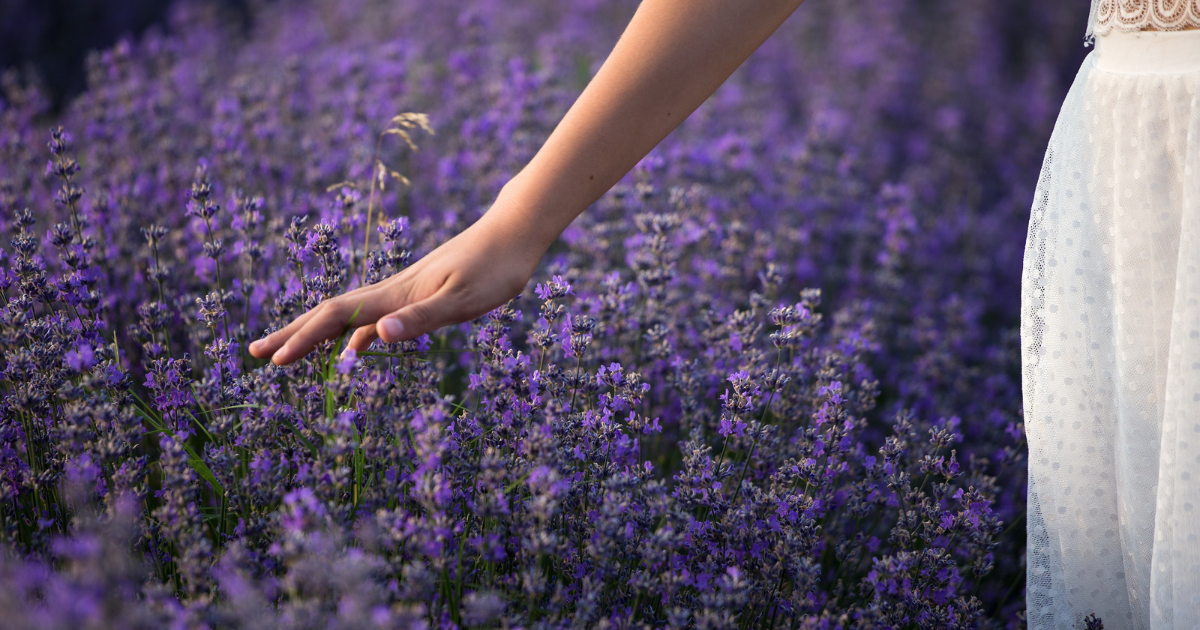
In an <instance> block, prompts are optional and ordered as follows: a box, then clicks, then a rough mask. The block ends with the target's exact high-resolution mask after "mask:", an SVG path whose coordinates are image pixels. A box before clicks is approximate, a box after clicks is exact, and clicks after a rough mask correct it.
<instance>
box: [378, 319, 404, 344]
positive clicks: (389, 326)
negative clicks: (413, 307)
mask: <svg viewBox="0 0 1200 630" xmlns="http://www.w3.org/2000/svg"><path fill="white" fill-rule="evenodd" d="M383 334H384V335H386V336H387V338H388V339H396V338H398V337H399V336H400V335H403V334H404V324H401V323H400V320H398V319H396V318H395V317H389V318H387V319H385V320H383Z"/></svg>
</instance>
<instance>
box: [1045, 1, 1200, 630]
mask: <svg viewBox="0 0 1200 630" xmlns="http://www.w3.org/2000/svg"><path fill="white" fill-rule="evenodd" d="M1093 2H1094V4H1093V7H1092V18H1091V26H1090V27H1089V35H1091V34H1094V35H1095V36H1096V47H1095V50H1093V51H1092V53H1091V54H1090V55H1089V56H1088V58H1087V60H1086V61H1084V64H1083V67H1082V68H1081V69H1080V71H1079V74H1078V76H1077V77H1076V79H1075V82H1074V84H1073V85H1072V87H1071V90H1070V92H1069V94H1068V95H1067V98H1066V101H1065V102H1064V103H1063V107H1062V111H1061V113H1060V114H1059V118H1058V122H1057V124H1056V125H1055V128H1054V134H1053V136H1052V138H1051V140H1050V146H1049V149H1048V150H1047V152H1046V158H1045V163H1044V166H1043V169H1042V175H1041V179H1040V181H1039V184H1038V188H1037V193H1036V196H1035V199H1034V204H1033V211H1032V215H1031V217H1030V222H1029V235H1028V240H1027V243H1026V249H1025V264H1024V270H1023V274H1022V296H1021V302H1022V304H1021V341H1022V362H1023V367H1022V369H1023V386H1024V405H1025V426H1026V432H1027V434H1028V438H1029V508H1028V556H1027V567H1028V573H1027V593H1026V595H1027V599H1026V602H1027V606H1028V612H1027V614H1028V622H1029V627H1030V628H1033V629H1037V630H1041V629H1048V628H1054V629H1058V628H1063V629H1066V628H1082V627H1083V618H1084V617H1085V616H1086V615H1089V614H1095V615H1097V616H1098V617H1100V618H1102V619H1103V621H1104V627H1105V629H1106V630H1122V629H1124V628H1137V629H1146V628H1152V629H1154V630H1164V629H1168V628H1178V629H1184V628H1186V629H1193V628H1200V30H1183V29H1195V28H1197V27H1200V0H1093Z"/></svg>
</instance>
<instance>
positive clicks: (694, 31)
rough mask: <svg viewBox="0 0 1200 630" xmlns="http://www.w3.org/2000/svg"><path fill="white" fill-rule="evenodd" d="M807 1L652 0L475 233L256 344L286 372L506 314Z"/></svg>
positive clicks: (257, 351) (253, 349)
mask: <svg viewBox="0 0 1200 630" xmlns="http://www.w3.org/2000/svg"><path fill="white" fill-rule="evenodd" d="M801 1H802V0H645V1H644V2H642V3H641V5H640V6H639V7H638V9H637V12H636V13H635V14H634V16H633V19H632V20H631V21H630V23H629V25H628V26H627V27H626V29H625V32H624V33H623V34H622V35H621V38H620V39H619V40H618V42H617V44H616V46H615V47H614V48H613V51H612V53H611V54H610V55H609V57H608V59H607V60H605V62H604V64H603V65H602V66H601V67H600V70H599V71H598V72H597V73H596V76H595V77H594V78H593V79H592V81H591V82H590V83H589V84H588V86H587V88H585V89H584V91H583V93H582V94H581V95H580V97H579V99H578V100H577V101H576V102H575V104H574V105H572V107H571V109H570V110H569V111H568V112H567V114H566V115H565V116H564V117H563V119H562V121H561V122H560V123H559V124H558V126H557V127H556V128H555V129H554V132H553V133H551V134H550V137H549V138H548V139H547V140H546V143H545V144H544V145H543V146H542V148H541V150H539V151H538V153H537V155H535V156H534V158H533V159H532V160H530V162H529V164H528V165H527V166H526V167H525V168H524V169H523V170H522V171H521V172H520V173H518V174H517V175H516V176H515V177H514V178H513V179H512V180H510V181H509V182H508V183H507V184H506V185H505V186H504V188H503V189H502V190H501V192H500V194H499V195H498V196H497V199H496V202H495V203H494V204H493V205H492V207H491V208H490V209H489V210H488V211H487V213H485V214H484V215H483V217H481V218H480V219H479V220H478V221H477V222H475V223H474V224H473V225H471V226H470V227H469V228H467V229H466V230H463V231H462V232H461V233H460V234H458V235H457V236H455V237H454V238H452V239H450V240H449V241H446V242H445V243H443V244H442V245H441V246H440V247H438V248H437V249H435V250H434V251H433V252H431V253H430V254H429V255H427V256H425V257H424V258H422V259H420V260H418V261H417V262H416V263H414V264H413V265H412V266H410V267H408V268H407V269H405V270H404V271H402V272H400V273H398V274H396V275H394V276H392V277H390V278H387V279H386V280H382V281H380V282H377V283H375V284H372V285H369V286H365V287H362V288H359V289H356V290H354V291H350V292H348V293H345V294H343V295H340V296H338V297H335V298H331V299H329V300H326V301H324V302H322V303H321V304H319V305H317V306H316V307H315V308H313V309H312V310H310V311H308V312H307V313H304V314H303V315H300V316H299V317H297V318H296V319H295V320H293V321H292V322H291V323H289V324H288V325H287V326H286V327H284V328H283V329H281V330H279V331H277V332H275V333H272V334H271V335H268V336H267V337H265V338H263V339H260V340H258V341H256V342H254V343H252V344H250V354H252V355H254V356H255V357H258V358H267V357H270V358H271V360H272V361H273V362H274V363H275V364H277V365H287V364H289V363H292V362H294V361H296V360H298V359H300V358H302V357H304V356H305V355H307V354H308V353H309V352H311V351H312V350H313V349H314V348H315V347H316V346H317V344H319V343H321V342H322V341H326V340H329V339H333V338H335V337H337V336H339V335H341V334H342V333H343V331H344V330H345V329H346V326H347V325H348V324H350V323H351V319H352V318H353V324H354V326H356V327H357V328H356V329H355V331H354V334H353V335H351V337H350V341H349V347H350V348H353V349H355V350H358V351H363V350H365V349H366V348H367V347H368V346H369V345H370V344H371V342H372V341H374V340H375V339H377V338H382V339H383V340H384V341H388V342H395V341H403V340H407V339H413V338H415V337H419V336H421V335H424V334H426V333H429V332H431V331H433V330H436V329H438V328H441V327H442V326H448V325H451V324H456V323H460V322H464V321H467V320H470V319H473V318H475V317H478V316H480V315H483V314H484V313H487V312H488V311H490V310H492V309H494V308H496V307H498V306H500V305H501V304H504V303H505V302H507V301H508V300H509V299H511V298H513V297H514V296H516V295H517V294H519V293H520V292H521V291H522V290H523V289H524V288H525V286H526V284H527V283H528V282H529V279H530V277H531V276H532V275H533V272H534V271H535V270H536V268H537V265H538V262H539V261H540V260H541V258H542V255H543V254H545V252H546V250H547V249H548V248H549V247H550V244H551V243H553V242H554V240H555V239H557V238H558V236H559V235H560V234H561V233H562V231H563V230H564V229H566V227H567V225H569V224H570V223H571V221H572V220H574V219H575V217H577V216H579V214H580V213H582V212H583V211H584V210H585V209H586V208H587V207H588V206H590V205H591V204H592V203H593V202H595V201H596V200H597V199H599V198H600V197H601V196H602V195H603V194H604V193H605V192H607V191H608V189H609V188H611V187H612V186H613V184H615V183H616V182H617V181H619V180H620V179H621V177H623V176H624V175H625V174H626V173H628V172H629V170H630V169H632V168H633V166H634V165H635V164H637V163H638V161H639V160H641V159H642V158H643V157H645V155H646V154H647V153H649V152H650V150H651V149H653V148H654V146H655V145H657V144H658V143H659V142H660V141H662V139H663V138H665V137H666V136H667V134H669V133H671V131H672V130H673V129H675V127H677V126H678V125H679V123H680V122H682V121H683V120H684V119H685V118H687V117H688V115H690V114H691V113H692V112H693V111H694V110H695V109H696V108H697V107H699V106H700V104H701V103H703V102H704V101H705V100H706V99H707V98H708V97H709V96H710V95H712V93H713V92H715V91H716V89H717V88H718V87H720V85H721V84H722V83H724V82H725V80H726V79H727V78H729V75H731V74H733V71H734V70H736V69H737V68H738V66H740V65H741V64H742V62H744V61H745V60H746V58H747V57H749V56H750V54H751V53H753V52H754V51H755V50H756V49H757V48H758V47H759V46H760V45H761V44H762V43H763V42H764V41H766V39H767V37H769V36H770V35H771V33H773V32H775V30H776V29H777V28H779V26H780V25H781V24H782V23H783V22H784V20H786V19H787V18H788V16H790V15H791V14H792V13H793V12H794V11H795V10H796V8H797V7H799V6H800V3H801Z"/></svg>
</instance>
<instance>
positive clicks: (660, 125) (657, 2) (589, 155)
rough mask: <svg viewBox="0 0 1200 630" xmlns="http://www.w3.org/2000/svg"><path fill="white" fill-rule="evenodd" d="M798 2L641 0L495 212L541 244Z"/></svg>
mask: <svg viewBox="0 0 1200 630" xmlns="http://www.w3.org/2000/svg"><path fill="white" fill-rule="evenodd" d="M801 1H802V0H644V1H643V2H642V4H641V5H640V6H639V7H638V10H637V12H636V13H635V14H634V16H633V19H632V20H631V21H630V23H629V26H628V27H627V28H626V29H625V32H624V33H623V34H622V35H621V38H620V40H619V41H618V42H617V45H616V46H615V47H614V48H613V51H612V53H611V54H610V55H609V57H608V59H607V60H606V61H605V62H604V64H603V65H602V66H601V68H600V70H599V72H597V73H596V76H595V77H594V78H593V79H592V81H591V82H590V83H589V84H588V86H587V88H585V89H584V91H583V94H581V95H580V97H579V99H578V100H577V101H576V102H575V104H574V105H573V106H572V107H571V109H570V110H569V111H568V112H567V114H566V116H564V117H563V119H562V121H561V122H560V123H559V124H558V127H556V128H555V129H554V132H553V133H551V135H550V138H549V139H548V140H547V141H546V143H545V145H543V146H542V148H541V150H540V151H538V153H537V155H535V156H534V158H533V159H532V160H531V161H530V162H529V164H528V165H527V166H526V167H525V168H524V169H523V170H522V171H521V172H520V173H519V174H518V175H517V176H516V177H514V178H513V180H512V181H510V182H509V183H508V184H507V185H506V186H505V189H504V191H502V192H501V197H502V198H504V199H506V201H508V203H504V204H499V206H500V208H501V209H500V211H501V212H502V213H508V214H507V215H506V216H503V217H494V218H495V219H500V220H503V221H505V222H506V223H509V224H510V225H512V226H514V227H515V226H516V225H521V227H522V228H524V229H523V231H525V232H526V233H529V230H530V229H532V230H533V233H532V236H533V238H536V239H537V240H538V241H539V242H540V243H539V244H542V245H545V246H549V244H550V242H552V241H553V240H554V239H555V238H557V237H558V235H559V234H560V233H561V232H562V230H564V229H565V228H566V226H567V225H568V224H570V222H571V221H572V220H574V219H575V217H576V216H578V215H579V213H581V212H583V210H584V209H585V208H587V207H588V206H589V205H591V204H592V203H593V202H594V201H596V200H597V199H599V198H600V196H601V195H603V194H604V193H605V192H606V191H608V189H609V188H611V187H612V185H613V184H615V183H616V182H617V181H618V180H620V179H621V177H623V176H624V175H625V174H626V173H628V172H629V170H630V169H631V168H633V166H634V165H635V164H637V162H638V161H639V160H641V159H642V158H643V157H645V155H646V154H647V153H649V152H650V150H651V149H653V148H654V146H655V145H657V144H658V143H659V142H660V141H661V140H662V139H663V138H665V137H666V136H667V134H669V133H670V132H671V131H672V130H673V129H675V127H676V126H678V125H679V123H680V122H682V121H683V119H685V118H687V116H688V115H690V114H691V113H692V112H693V111H694V110H695V109H696V108H697V107H699V106H700V104H701V103H703V102H704V101H705V99H707V98H708V97H709V96H710V95H712V93H713V92H714V91H716V89H717V88H718V87H720V85H721V84H722V83H723V82H724V81H725V79H727V78H728V77H729V75H731V74H733V71H734V70H736V69H737V68H738V66H740V65H741V64H742V62H743V61H745V60H746V58H747V57H749V56H750V54H751V53H753V52H754V51H755V50H756V49H757V48H758V47H759V46H760V45H761V44H762V42H763V41H765V40H766V39H767V37H769V36H770V35H771V33H773V32H774V31H775V29H777V28H778V27H779V25H780V24H782V23H783V21H784V20H786V19H787V17H788V16H789V15H791V14H792V12H793V11H794V10H795V9H796V7H797V6H799V4H800V2H801Z"/></svg>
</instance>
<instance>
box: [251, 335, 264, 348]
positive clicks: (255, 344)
mask: <svg viewBox="0 0 1200 630" xmlns="http://www.w3.org/2000/svg"><path fill="white" fill-rule="evenodd" d="M266 340H267V338H266V337H263V338H262V339H259V340H258V341H252V342H250V349H251V350H257V349H258V348H259V347H261V346H262V345H263V342H264V341H266Z"/></svg>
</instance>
